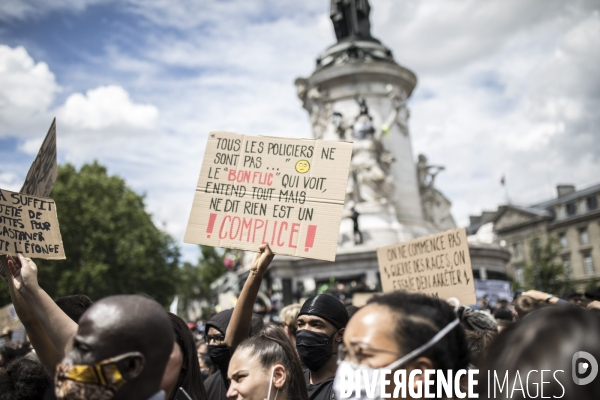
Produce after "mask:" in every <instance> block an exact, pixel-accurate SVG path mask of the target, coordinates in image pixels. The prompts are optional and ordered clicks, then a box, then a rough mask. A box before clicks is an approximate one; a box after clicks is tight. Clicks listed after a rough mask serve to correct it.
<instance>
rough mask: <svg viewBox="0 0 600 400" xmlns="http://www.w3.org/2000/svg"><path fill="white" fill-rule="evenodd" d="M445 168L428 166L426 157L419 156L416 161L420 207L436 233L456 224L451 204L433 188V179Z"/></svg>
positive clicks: (454, 226) (451, 227)
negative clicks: (451, 212) (451, 211)
mask: <svg viewBox="0 0 600 400" xmlns="http://www.w3.org/2000/svg"><path fill="white" fill-rule="evenodd" d="M444 169H445V168H444V167H443V166H441V165H430V164H429V163H428V162H427V157H425V156H424V155H423V154H419V157H418V161H417V179H418V181H419V193H420V195H421V206H422V208H423V216H424V217H425V220H426V221H429V222H430V223H431V224H432V225H433V226H434V227H435V228H436V229H437V230H438V231H445V230H449V229H454V228H456V223H455V222H454V218H452V214H450V206H451V205H452V203H451V202H450V200H448V199H447V198H446V196H444V195H443V194H442V192H440V191H439V190H437V189H436V188H435V186H434V182H435V177H436V176H437V174H439V173H440V172H442V171H443V170H444Z"/></svg>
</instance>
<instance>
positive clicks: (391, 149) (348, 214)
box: [296, 0, 455, 253]
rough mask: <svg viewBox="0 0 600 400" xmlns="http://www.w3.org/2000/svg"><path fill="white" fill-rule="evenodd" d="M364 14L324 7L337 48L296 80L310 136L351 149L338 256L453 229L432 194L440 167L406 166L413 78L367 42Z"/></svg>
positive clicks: (337, 0) (359, 6)
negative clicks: (351, 144) (345, 144)
mask: <svg viewBox="0 0 600 400" xmlns="http://www.w3.org/2000/svg"><path fill="white" fill-rule="evenodd" d="M369 13H370V6H369V2H368V1H367V0H331V13H330V16H331V20H332V22H333V26H334V30H335V34H336V38H337V43H336V44H334V45H333V46H331V47H329V48H328V49H327V50H325V51H324V52H323V53H322V54H321V55H320V56H319V57H318V58H317V65H316V69H315V71H314V72H313V74H312V75H311V76H310V77H308V78H298V79H297V80H296V88H297V93H298V97H299V98H300V99H301V100H302V104H303V106H304V108H305V109H306V110H307V111H308V113H309V117H310V121H311V123H312V129H313V135H314V137H315V138H318V139H327V140H345V141H351V142H354V152H353V156H352V162H351V166H350V176H349V177H348V189H347V193H346V203H345V210H344V217H345V219H344V220H343V222H342V229H341V232H340V242H339V251H338V253H347V252H359V251H365V250H372V249H375V248H376V247H380V246H383V245H387V244H391V243H395V242H399V241H404V240H410V239H412V238H414V237H417V236H422V235H426V234H430V233H434V232H438V231H440V230H442V229H449V228H451V227H454V226H455V225H454V220H453V219H452V216H451V215H450V212H449V206H450V202H449V201H448V200H447V199H446V198H445V197H444V196H443V195H442V194H441V193H440V192H439V191H438V190H436V189H435V188H434V187H433V182H434V178H435V175H436V174H437V173H438V172H440V171H441V170H442V169H443V168H441V169H440V168H438V169H437V170H435V171H433V168H429V169H427V168H426V169H418V166H417V165H415V162H414V161H413V160H414V158H413V152H412V145H411V138H410V131H409V128H408V117H409V111H408V109H407V107H406V101H407V99H408V98H409V97H410V95H411V93H412V91H413V89H414V87H415V85H416V82H417V78H416V76H415V74H414V73H412V72H411V71H410V70H408V69H407V68H405V67H402V66H400V65H399V64H398V63H397V62H396V61H395V60H394V58H393V55H392V51H391V50H390V49H389V48H387V47H385V46H384V45H383V44H382V43H381V42H380V41H379V40H377V39H375V38H374V37H373V36H371V32H370V23H369ZM430 167H431V166H430ZM423 174H424V178H423V179H422V176H421V175H423ZM427 177H430V178H429V181H428V182H427V183H425V180H426V179H428V178H427ZM423 200H425V201H423ZM357 237H359V238H360V240H357Z"/></svg>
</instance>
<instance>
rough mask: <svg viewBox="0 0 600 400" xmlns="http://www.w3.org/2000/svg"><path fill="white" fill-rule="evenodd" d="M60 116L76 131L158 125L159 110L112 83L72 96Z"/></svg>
mask: <svg viewBox="0 0 600 400" xmlns="http://www.w3.org/2000/svg"><path fill="white" fill-rule="evenodd" d="M58 116H59V118H60V119H61V120H62V122H63V123H64V124H66V125H68V127H69V128H71V129H73V130H77V129H81V130H93V131H97V130H102V129H106V128H111V127H120V128H134V129H152V128H153V127H155V126H156V120H157V118H158V109H157V108H156V107H155V106H153V105H148V104H135V103H133V102H132V101H131V99H130V97H129V93H127V92H126V91H125V89H123V88H122V87H120V86H112V85H111V86H101V87H98V88H95V89H91V90H88V91H87V92H86V94H85V95H83V94H81V93H74V94H72V95H70V96H69V98H67V100H66V102H65V104H64V106H62V107H61V108H60V110H59V111H58Z"/></svg>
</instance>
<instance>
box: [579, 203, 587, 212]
mask: <svg viewBox="0 0 600 400" xmlns="http://www.w3.org/2000/svg"><path fill="white" fill-rule="evenodd" d="M587 210H588V209H587V201H586V200H585V199H582V200H579V214H584V213H585V212H586V211H587Z"/></svg>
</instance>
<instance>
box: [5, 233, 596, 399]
mask: <svg viewBox="0 0 600 400" xmlns="http://www.w3.org/2000/svg"><path fill="white" fill-rule="evenodd" d="M272 259H273V253H272V252H271V250H270V249H269V247H268V245H263V246H262V247H261V248H260V252H259V253H257V254H256V256H255V257H254V259H253V261H252V264H251V266H250V271H249V275H248V278H247V280H246V282H245V284H244V286H243V288H242V291H241V293H240V296H239V298H238V301H237V303H236V306H235V307H234V308H233V309H229V310H224V311H221V312H219V313H217V314H215V315H214V316H212V317H211V318H210V319H209V320H208V321H207V322H206V323H201V324H198V325H196V324H191V325H190V324H186V323H185V322H184V321H183V320H182V319H181V318H179V317H178V316H176V315H174V314H171V313H167V312H165V311H164V309H163V307H161V306H160V305H159V304H158V303H157V302H156V301H154V300H153V299H152V298H151V297H149V296H143V295H119V296H111V297H107V298H104V299H101V300H99V301H97V302H95V303H92V301H91V300H90V299H89V298H87V297H86V296H84V295H73V296H67V297H63V298H59V299H57V300H56V301H54V300H52V299H51V298H50V297H49V296H48V294H47V293H46V292H45V291H44V290H43V289H42V287H41V286H40V284H38V281H37V267H36V265H35V263H34V262H33V261H32V260H30V259H28V258H24V257H22V256H19V257H11V256H7V257H6V259H5V261H6V264H8V269H9V271H6V275H7V277H6V281H7V283H8V288H9V292H10V295H11V298H12V301H13V304H14V307H15V310H16V312H17V314H18V316H19V318H20V320H21V322H22V323H23V325H24V327H25V330H26V333H27V339H28V342H26V343H25V344H24V345H22V346H11V345H10V343H6V345H5V346H4V348H3V350H2V352H1V353H0V356H1V359H0V400H4V399H11V400H15V399H16V400H21V399H30V400H35V399H73V400H85V399H91V400H108V399H117V400H118V399H131V400H164V399H170V400H171V399H176V400H179V399H193V400H205V399H210V400H226V399H248V400H276V399H279V400H333V399H342V398H344V397H347V395H345V394H344V390H345V388H344V381H343V377H344V376H352V374H353V373H354V372H355V371H357V370H362V372H364V374H366V375H365V376H369V377H373V379H374V380H375V381H376V383H375V384H376V385H377V387H380V386H382V385H383V387H386V389H385V390H386V393H389V394H391V393H392V392H393V390H394V385H395V383H394V382H393V380H392V381H385V379H386V378H385V376H384V375H383V374H382V373H379V374H376V372H378V371H384V370H389V371H392V372H393V371H398V370H404V371H406V373H407V375H408V374H409V373H413V375H415V376H416V380H415V385H417V384H418V385H423V382H424V379H425V378H424V375H426V374H425V372H424V371H429V370H433V371H434V373H440V372H435V371H447V372H451V371H454V372H457V371H459V370H469V369H478V370H479V373H480V379H479V381H478V382H479V384H478V386H477V392H478V393H479V398H537V397H538V395H537V394H536V395H535V396H534V395H533V390H534V389H535V392H536V393H539V390H540V388H542V389H543V390H544V391H543V395H544V397H545V398H552V397H554V398H572V399H578V400H585V399H598V398H600V377H598V378H597V379H595V380H593V381H592V382H591V383H589V384H581V383H579V384H578V383H577V382H576V380H575V379H571V375H572V374H575V373H576V372H577V371H575V369H576V365H575V361H574V354H576V353H578V352H585V353H587V354H589V355H591V356H592V357H594V358H595V360H600V302H599V301H597V300H600V294H599V293H598V291H596V292H593V293H589V294H588V297H589V298H591V299H590V301H589V304H584V301H583V299H582V297H581V296H579V297H577V296H571V295H569V296H566V297H567V298H566V299H559V298H558V297H556V296H554V295H553V294H549V293H543V292H539V291H534V290H531V291H527V292H524V293H522V294H519V296H517V297H516V298H515V299H513V300H512V301H508V300H501V301H499V302H498V304H497V306H496V307H490V306H489V304H487V299H485V298H484V299H482V301H481V302H480V303H479V304H477V305H473V306H471V307H469V306H465V305H460V304H456V302H445V301H442V300H439V299H436V298H432V297H428V296H425V295H422V294H415V293H407V292H393V293H388V294H384V295H377V296H374V297H372V298H371V299H370V300H369V301H368V302H367V304H366V305H365V306H363V307H361V308H358V307H353V306H348V305H346V304H344V302H343V301H344V300H345V299H344V298H342V297H341V293H343V288H342V287H339V286H338V294H337V295H330V294H320V295H316V296H314V297H311V298H309V299H308V300H306V301H305V302H303V304H293V305H290V306H287V307H284V308H283V309H281V311H280V313H279V318H278V320H279V323H278V324H274V323H271V322H268V323H267V324H265V323H264V321H265V319H263V318H262V317H259V316H257V315H256V314H254V313H253V309H254V305H255V302H256V299H257V296H258V293H259V288H260V286H261V283H262V279H263V275H264V274H265V272H266V270H267V268H268V266H269V264H270V262H271V260H272ZM42 284H43V283H42ZM267 321H269V320H267ZM3 334H4V335H5V336H6V333H3ZM596 369H597V364H596ZM548 370H549V371H559V370H560V371H563V375H564V377H567V378H569V379H566V378H565V379H562V380H558V379H554V380H549V379H548V378H547V376H546V377H544V374H543V373H542V374H539V373H537V372H538V371H548ZM415 371H417V372H418V373H417V374H414V372H415ZM504 371H509V372H510V373H511V375H510V376H509V378H508V381H507V385H508V386H510V385H513V386H514V384H515V383H516V379H517V377H516V376H517V375H516V372H519V373H520V374H521V375H522V376H525V375H527V381H526V386H527V387H526V390H525V389H523V390H522V391H518V392H517V396H516V397H515V396H514V391H513V392H510V393H511V395H509V394H508V393H509V392H508V391H505V392H501V393H500V394H494V396H491V395H490V387H489V385H490V384H492V383H490V381H489V380H486V379H483V378H484V377H485V376H486V373H489V372H493V373H499V372H500V373H502V372H504ZM532 371H536V373H534V374H533V376H530V375H531V372H532ZM507 376H508V375H507ZM573 376H575V375H573ZM388 379H389V378H388ZM544 379H546V381H545V380H544ZM386 385H387V386H386ZM388 386H389V391H388ZM410 389H413V388H410ZM494 389H496V388H494ZM433 392H434V393H435V392H436V391H435V384H434V390H433ZM361 393H362V392H361ZM361 393H358V391H357V392H356V393H354V394H353V395H352V398H379V397H380V394H379V393H377V394H376V395H373V394H371V395H368V394H366V393H362V394H361ZM400 393H401V397H402V398H411V397H410V396H411V395H410V393H413V391H410V390H409V391H408V394H406V388H404V391H402V392H400ZM438 393H439V392H438ZM521 394H522V396H521ZM565 394H566V395H565ZM519 396H521V397H519ZM436 398H447V396H442V397H439V396H438V397H436Z"/></svg>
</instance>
